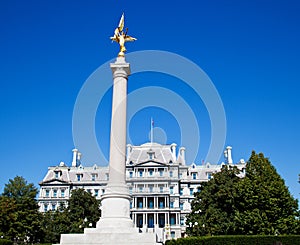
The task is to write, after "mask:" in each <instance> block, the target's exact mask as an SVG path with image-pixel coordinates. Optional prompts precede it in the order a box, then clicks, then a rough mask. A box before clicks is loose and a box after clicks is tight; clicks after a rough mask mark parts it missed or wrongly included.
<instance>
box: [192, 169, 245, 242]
mask: <svg viewBox="0 0 300 245" xmlns="http://www.w3.org/2000/svg"><path fill="white" fill-rule="evenodd" d="M238 173H239V170H238V169H237V168H236V167H230V166H228V165H225V166H224V167H223V168H222V169H221V171H220V172H218V173H215V174H214V175H213V178H212V179H211V180H210V181H208V182H206V183H203V184H201V187H200V188H199V192H197V193H196V194H195V199H194V200H193V202H192V212H191V213H190V214H189V215H188V217H187V221H186V224H187V225H188V228H187V233H188V234H189V235H193V236H199V235H220V234H234V230H235V223H234V215H235V211H236V208H235V197H236V183H237V182H238V181H240V178H239V177H237V175H238Z"/></svg>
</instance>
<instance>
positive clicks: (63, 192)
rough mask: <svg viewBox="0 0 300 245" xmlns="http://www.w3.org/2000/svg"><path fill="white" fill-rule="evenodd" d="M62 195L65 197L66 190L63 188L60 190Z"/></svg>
mask: <svg viewBox="0 0 300 245" xmlns="http://www.w3.org/2000/svg"><path fill="white" fill-rule="evenodd" d="M60 195H61V197H65V190H64V189H62V190H61V191H60Z"/></svg>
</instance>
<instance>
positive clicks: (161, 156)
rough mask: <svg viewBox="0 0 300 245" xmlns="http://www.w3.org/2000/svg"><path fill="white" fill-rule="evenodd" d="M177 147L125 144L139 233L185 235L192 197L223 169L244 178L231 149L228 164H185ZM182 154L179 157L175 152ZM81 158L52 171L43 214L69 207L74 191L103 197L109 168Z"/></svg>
mask: <svg viewBox="0 0 300 245" xmlns="http://www.w3.org/2000/svg"><path fill="white" fill-rule="evenodd" d="M176 147H177V146H176V144H171V145H160V144H157V143H146V144H143V145H140V146H132V145H127V158H126V182H127V185H128V188H129V192H130V194H131V196H132V200H131V205H130V211H131V218H132V220H133V222H134V224H135V225H136V227H139V228H140V231H141V232H154V233H156V234H157V236H158V237H159V238H161V239H162V240H165V239H168V238H178V237H182V236H183V235H184V234H185V228H186V226H185V216H186V215H187V214H188V213H189V212H190V211H191V201H192V200H193V198H194V195H193V194H194V192H197V191H198V187H199V186H200V185H201V183H202V182H205V181H208V180H209V179H210V178H212V174H213V173H215V172H218V171H220V169H221V168H222V165H224V164H229V165H235V166H237V167H238V168H239V169H240V170H242V173H241V174H243V173H244V171H243V170H244V169H245V166H246V164H245V161H244V160H240V161H239V162H238V163H236V164H233V161H232V156H231V147H227V148H226V150H225V152H224V155H225V163H221V164H210V163H205V164H204V163H203V164H201V165H196V164H195V163H192V164H191V165H186V162H185V148H184V147H181V148H179V150H178V151H177V149H176ZM177 152H178V153H177ZM80 160H81V153H80V152H79V151H78V150H77V149H74V150H73V161H72V163H71V166H67V165H66V164H65V163H63V162H61V163H60V164H59V165H58V166H54V167H49V168H48V172H47V174H46V176H45V177H44V179H43V181H42V182H40V194H39V198H38V201H39V206H40V211H41V212H45V211H48V210H55V209H57V208H58V206H59V205H60V204H61V203H64V204H66V203H67V200H68V199H69V197H70V193H71V191H72V190H74V189H77V188H84V189H85V190H86V191H88V192H90V193H91V194H92V195H94V196H95V197H96V198H97V199H100V197H101V195H102V194H103V193H104V192H105V186H106V184H107V182H108V179H109V174H108V173H109V171H108V167H102V166H97V165H94V166H89V167H86V166H84V165H83V164H82V163H81V161H80Z"/></svg>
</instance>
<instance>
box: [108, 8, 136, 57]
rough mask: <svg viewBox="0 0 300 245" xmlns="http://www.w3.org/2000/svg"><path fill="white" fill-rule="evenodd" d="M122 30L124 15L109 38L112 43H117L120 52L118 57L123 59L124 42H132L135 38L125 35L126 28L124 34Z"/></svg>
mask: <svg viewBox="0 0 300 245" xmlns="http://www.w3.org/2000/svg"><path fill="white" fill-rule="evenodd" d="M123 29H124V13H123V14H122V16H121V19H120V22H119V26H118V27H117V28H116V29H115V33H114V36H113V37H110V39H111V40H112V41H115V42H117V43H119V45H120V52H119V54H118V56H121V57H124V54H125V51H126V48H125V42H133V41H135V40H136V38H134V37H131V36H129V35H127V32H128V28H126V32H124V31H123Z"/></svg>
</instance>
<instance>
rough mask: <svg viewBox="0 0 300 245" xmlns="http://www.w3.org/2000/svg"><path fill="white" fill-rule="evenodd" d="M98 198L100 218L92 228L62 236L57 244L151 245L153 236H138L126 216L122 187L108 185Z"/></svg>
mask: <svg viewBox="0 0 300 245" xmlns="http://www.w3.org/2000/svg"><path fill="white" fill-rule="evenodd" d="M105 191H106V194H104V195H103V196H102V198H101V211H102V213H101V218H100V220H99V221H98V222H97V226H96V228H85V229H84V233H83V234H62V235H61V237H60V244H61V245H79V244H80V245H92V244H93V245H95V244H97V245H100V244H101V245H102V244H103V245H118V244H121V245H127V244H128V245H141V244H142V245H143V244H144V245H154V244H157V243H156V234H155V233H140V231H139V228H136V227H134V223H133V221H132V220H131V219H130V215H129V205H130V195H129V193H128V189H127V186H125V185H112V184H110V185H108V186H107V188H106V190H105Z"/></svg>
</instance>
